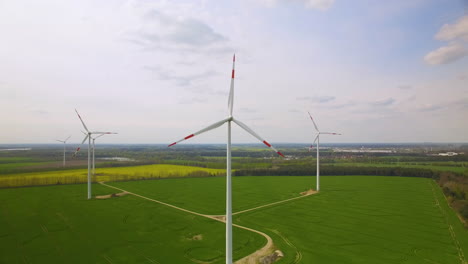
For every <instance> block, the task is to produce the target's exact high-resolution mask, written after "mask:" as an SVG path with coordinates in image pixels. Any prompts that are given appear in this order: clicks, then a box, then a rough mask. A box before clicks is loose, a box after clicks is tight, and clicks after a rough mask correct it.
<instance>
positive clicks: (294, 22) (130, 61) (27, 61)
mask: <svg viewBox="0 0 468 264" xmlns="http://www.w3.org/2000/svg"><path fill="white" fill-rule="evenodd" d="M0 32H1V35H2V37H1V39H2V41H0V122H1V128H2V131H1V132H0V144H13V143H24V144H27V143H54V142H55V140H56V139H64V138H66V137H68V136H69V135H71V136H72V137H71V139H70V142H72V143H77V142H80V141H81V140H82V139H83V137H84V136H83V134H82V133H81V132H80V130H83V128H82V126H81V123H80V121H79V119H78V117H77V115H76V113H75V109H77V110H78V111H79V113H80V114H81V116H82V117H83V119H84V121H85V123H86V125H87V126H88V128H90V130H94V131H96V130H97V131H112V132H118V134H117V135H108V136H104V137H101V138H100V139H99V140H98V141H99V142H101V143H150V144H151V143H154V144H159V143H172V142H174V141H176V140H178V139H180V138H182V137H185V136H187V135H189V134H191V133H193V132H195V131H198V130H200V129H202V128H204V127H206V126H208V125H210V124H212V123H215V122H217V121H220V120H222V119H224V118H226V117H227V116H228V110H227V101H228V93H229V87H230V81H231V68H232V56H233V54H234V53H235V54H236V79H235V88H234V90H235V92H234V96H235V97H234V118H236V119H239V120H241V121H242V122H243V123H245V124H247V125H248V126H249V127H250V128H251V129H253V130H254V131H255V132H257V133H258V134H259V135H261V136H262V137H264V138H265V139H267V140H268V141H269V142H271V143H279V142H281V143H299V142H301V143H302V142H312V141H313V139H314V138H315V135H314V134H315V130H314V126H313V124H312V122H311V120H310V119H309V116H308V113H307V112H308V111H309V112H310V113H311V114H312V115H313V117H314V119H315V121H316V122H317V125H318V127H319V129H320V130H321V131H323V132H338V133H342V135H341V136H326V137H325V136H324V137H321V142H334V143H345V142H346V143H352V142H389V143H393V142H468V0H394V1H380V0H355V1H345V0H237V1H218V0H199V1H196V0H195V1H158V0H153V1H149V0H130V1H119V0H112V1H111V0H102V1H94V0H82V1H63V0H43V1H32V0H21V1H17V0H11V1H10V0H2V1H0ZM226 133H227V126H226V125H224V126H223V127H220V128H218V129H216V130H213V131H210V132H207V133H205V134H203V135H199V136H197V137H194V138H193V139H191V140H190V142H188V143H223V142H225V141H226ZM232 140H233V142H234V143H253V142H257V140H256V139H255V138H253V137H252V136H251V135H249V134H247V133H246V132H245V131H243V130H241V129H240V128H238V127H237V126H236V125H233V136H232Z"/></svg>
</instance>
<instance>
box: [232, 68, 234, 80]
mask: <svg viewBox="0 0 468 264" xmlns="http://www.w3.org/2000/svg"><path fill="white" fill-rule="evenodd" d="M232 79H234V70H232Z"/></svg>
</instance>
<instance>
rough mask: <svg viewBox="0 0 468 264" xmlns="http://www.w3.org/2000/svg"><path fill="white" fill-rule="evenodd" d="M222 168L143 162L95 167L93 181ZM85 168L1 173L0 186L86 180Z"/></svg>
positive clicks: (205, 173)
mask: <svg viewBox="0 0 468 264" xmlns="http://www.w3.org/2000/svg"><path fill="white" fill-rule="evenodd" d="M222 173H225V170H223V169H208V168H201V167H192V166H182V165H168V164H156V165H142V166H133V167H114V168H97V169H96V175H95V176H93V181H121V180H132V179H147V178H171V177H190V176H194V177H196V176H210V175H211V176H214V175H218V174H222ZM87 174H88V170H87V169H71V170H58V171H44V172H28V173H15V174H2V175H0V187H4V188H5V187H7V188H8V187H21V186H36V185H54V184H76V183H85V182H87Z"/></svg>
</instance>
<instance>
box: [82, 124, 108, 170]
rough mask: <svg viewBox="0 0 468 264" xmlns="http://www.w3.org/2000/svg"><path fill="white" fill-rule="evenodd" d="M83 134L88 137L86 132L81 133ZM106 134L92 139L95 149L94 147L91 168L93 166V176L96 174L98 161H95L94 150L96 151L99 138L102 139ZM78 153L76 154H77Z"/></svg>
mask: <svg viewBox="0 0 468 264" xmlns="http://www.w3.org/2000/svg"><path fill="white" fill-rule="evenodd" d="M81 132H83V134H85V135H87V133H86V132H84V131H81ZM104 135H105V134H100V135H98V136H97V137H91V139H92V140H93V147H92V149H93V150H92V158H91V159H92V162H91V166H92V170H91V174H92V175H94V174H95V173H96V159H95V156H94V150H95V149H96V139H97V138H100V137H102V136H104ZM75 153H76V152H75Z"/></svg>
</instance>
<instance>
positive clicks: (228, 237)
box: [169, 54, 284, 264]
mask: <svg viewBox="0 0 468 264" xmlns="http://www.w3.org/2000/svg"><path fill="white" fill-rule="evenodd" d="M235 63H236V55H235V54H234V56H233V59H232V75H231V87H230V90H229V99H228V117H227V118H225V119H223V120H221V121H219V122H216V123H214V124H212V125H210V126H208V127H206V128H204V129H202V130H200V131H197V132H195V133H193V134H190V135H188V136H186V137H184V138H182V139H180V140H179V141H176V142H174V143H172V144H170V145H169V147H171V146H174V145H175V144H177V143H179V142H181V141H184V140H187V139H189V138H192V137H194V136H196V135H199V134H202V133H204V132H207V131H210V130H212V129H215V128H217V127H220V126H221V125H223V124H224V123H227V127H228V129H227V149H226V264H232V188H231V186H232V184H231V124H232V122H234V123H236V124H237V125H238V126H240V127H241V128H242V129H244V130H245V131H247V133H249V134H251V135H252V136H254V137H255V138H257V139H258V140H260V141H261V142H262V143H263V144H265V145H266V146H267V147H269V148H270V149H272V150H273V151H275V152H276V153H278V155H280V156H282V157H284V155H283V154H282V153H281V152H279V151H278V150H276V149H275V148H274V147H273V146H272V145H271V144H270V143H268V142H267V141H266V140H264V139H263V138H262V137H260V136H259V135H258V134H257V133H255V132H254V131H253V130H252V129H250V128H249V127H248V126H247V125H245V124H244V123H242V122H241V121H239V120H237V119H235V118H234V117H233V116H232V109H233V106H234V68H235Z"/></svg>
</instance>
